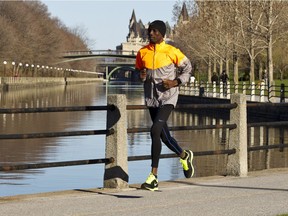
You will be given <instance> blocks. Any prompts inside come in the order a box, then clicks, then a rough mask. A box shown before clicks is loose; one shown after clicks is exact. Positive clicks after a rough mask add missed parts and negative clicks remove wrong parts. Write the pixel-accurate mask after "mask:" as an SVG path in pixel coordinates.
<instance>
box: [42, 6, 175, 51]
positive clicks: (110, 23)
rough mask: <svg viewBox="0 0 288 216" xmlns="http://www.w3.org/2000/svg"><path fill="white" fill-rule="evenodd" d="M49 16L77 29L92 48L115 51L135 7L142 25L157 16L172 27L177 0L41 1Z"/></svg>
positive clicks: (126, 30)
mask: <svg viewBox="0 0 288 216" xmlns="http://www.w3.org/2000/svg"><path fill="white" fill-rule="evenodd" d="M41 2H42V3H43V4H45V5H46V6H47V7H48V12H49V13H50V14H51V17H57V18H58V19H59V20H60V21H61V22H62V23H63V24H64V25H65V26H67V27H68V28H80V29H81V30H82V31H83V32H84V33H85V36H86V37H88V38H89V41H91V42H90V43H89V48H90V49H91V50H108V49H111V50H115V49H116V46H118V45H120V44H121V43H122V42H126V37H127V35H128V33H129V28H128V25H129V21H130V18H131V16H132V11H133V9H134V11H135V15H136V19H137V21H139V20H140V19H141V20H142V22H143V24H144V25H145V24H147V23H148V22H152V21H153V20H156V19H160V20H163V21H164V22H169V24H170V26H171V27H173V25H174V23H175V22H174V21H173V19H172V18H173V13H172V11H173V6H174V4H175V3H176V2H177V0H156V1H152V0H146V1H144V0H142V1H139V0H125V1H124V0H86V1H85V0H84V1H81V0H60V1H56V0H41Z"/></svg>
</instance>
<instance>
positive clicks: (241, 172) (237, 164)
mask: <svg viewBox="0 0 288 216" xmlns="http://www.w3.org/2000/svg"><path fill="white" fill-rule="evenodd" d="M231 103H236V104H237V107H236V108H235V109H232V110H231V111H230V124H236V125H237V128H235V129H232V130H231V131H230V133H229V149H232V148H234V149H236V153H235V154H231V155H228V163H227V175H234V176H247V172H248V167H247V161H248V159H247V158H248V155H247V113H246V96H245V95H243V94H232V95H231Z"/></svg>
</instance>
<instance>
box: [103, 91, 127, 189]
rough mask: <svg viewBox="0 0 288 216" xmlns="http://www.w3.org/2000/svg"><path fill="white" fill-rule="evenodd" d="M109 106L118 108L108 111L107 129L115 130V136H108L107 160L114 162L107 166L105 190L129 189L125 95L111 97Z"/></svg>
mask: <svg viewBox="0 0 288 216" xmlns="http://www.w3.org/2000/svg"><path fill="white" fill-rule="evenodd" d="M107 104H113V105H115V106H116V108H115V109H114V110H108V111H107V129H109V128H112V129H114V134H112V135H109V136H106V155H105V158H111V157H112V158H114V162H113V163H110V164H106V165H105V172H104V187H105V188H118V189H123V188H128V187H129V185H128V180H129V176H128V154H127V112H126V96H125V95H109V96H108V98H107Z"/></svg>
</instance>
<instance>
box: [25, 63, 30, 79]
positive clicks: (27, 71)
mask: <svg viewBox="0 0 288 216" xmlns="http://www.w3.org/2000/svg"><path fill="white" fill-rule="evenodd" d="M25 67H26V68H25V72H26V73H27V76H28V75H29V68H28V67H29V64H25Z"/></svg>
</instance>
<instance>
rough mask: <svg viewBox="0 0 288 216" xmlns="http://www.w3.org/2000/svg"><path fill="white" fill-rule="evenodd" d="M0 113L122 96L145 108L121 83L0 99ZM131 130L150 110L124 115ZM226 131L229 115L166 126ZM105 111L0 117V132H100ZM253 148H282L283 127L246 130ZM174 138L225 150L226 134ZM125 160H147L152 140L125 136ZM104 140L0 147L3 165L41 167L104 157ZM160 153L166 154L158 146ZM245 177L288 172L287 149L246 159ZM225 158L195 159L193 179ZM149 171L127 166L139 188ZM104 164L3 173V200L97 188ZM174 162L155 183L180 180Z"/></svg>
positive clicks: (175, 116) (220, 168)
mask: <svg viewBox="0 0 288 216" xmlns="http://www.w3.org/2000/svg"><path fill="white" fill-rule="evenodd" d="M0 94H1V97H0V100H1V101H0V106H1V107H5V108H22V107H29V108H37V107H53V106H92V105H95V106H97V105H106V103H107V100H106V95H107V94H125V95H126V96H127V102H128V104H136V105H139V104H143V103H144V99H143V89H142V86H141V85H129V84H127V83H121V85H119V83H118V84H117V85H116V84H115V85H114V83H110V84H109V85H105V84H102V83H96V84H84V85H82V84H81V85H68V86H66V87H65V86H55V87H50V88H35V89H24V90H21V91H9V92H4V93H3V92H2V93H0ZM127 117H128V123H127V124H128V127H129V128H137V127H141V128H142V127H150V126H151V120H150V116H149V113H148V110H134V111H128V115H127ZM207 124H208V125H209V124H213V125H216V124H229V120H228V118H227V116H226V115H222V114H219V113H218V112H217V111H213V110H211V111H209V115H208V114H207V113H204V114H203V113H199V112H197V113H193V112H192V111H189V110H188V111H187V110H185V111H184V110H182V111H181V110H175V111H174V112H173V113H172V115H171V117H170V118H169V122H168V125H169V126H182V125H207ZM105 125H106V112H103V111H91V112H67V113H35V114H4V115H3V114H2V115H1V114H0V131H1V132H0V133H1V134H16V133H41V132H60V131H74V130H75V131H76V130H101V129H105V128H104V127H105ZM248 132H249V134H248V138H249V143H250V145H251V146H257V145H267V144H268V143H269V144H276V143H287V128H285V129H279V128H269V130H268V129H267V128H263V127H259V128H249V130H248ZM172 134H173V136H174V137H175V138H176V139H177V140H178V142H179V143H180V145H181V146H182V147H183V148H185V149H192V150H193V151H207V150H222V149H227V148H228V146H227V143H228V142H229V140H228V139H229V129H213V130H199V131H196V130H191V131H174V132H172ZM128 144H129V147H128V155H129V156H135V155H149V154H150V149H151V144H150V136H149V133H135V134H128ZM104 151H105V137H104V136H99V135H98V136H79V137H59V138H45V139H27V140H0V163H1V164H2V165H3V164H13V163H14V164H18V163H42V162H57V161H69V160H82V159H95V158H103V157H105V152H104ZM162 153H164V154H165V153H171V152H170V150H169V149H168V148H166V147H165V146H163V151H162ZM248 156H249V170H258V169H264V168H273V167H287V163H288V161H287V158H288V157H287V150H285V149H284V150H283V149H282V151H280V149H274V150H270V151H264V150H263V151H257V152H249V155H248ZM226 162H227V156H226V155H215V156H201V157H197V158H195V167H196V176H198V177H200V176H211V175H222V174H225V165H226ZM149 171H150V161H149V160H147V161H136V162H131V163H129V179H130V180H129V181H130V183H141V182H142V181H143V180H144V179H146V177H147V174H148V172H149ZM103 174H104V165H87V166H86V165H85V166H73V167H59V168H49V169H37V170H25V171H17V172H7V173H3V172H2V173H0V196H8V195H16V194H27V193H38V192H46V191H57V190H66V189H76V188H93V187H101V186H102V183H103ZM183 177H184V175H183V172H182V167H181V165H180V163H179V161H178V159H177V158H173V159H162V160H160V167H159V179H160V180H161V181H163V180H170V179H177V178H183Z"/></svg>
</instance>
